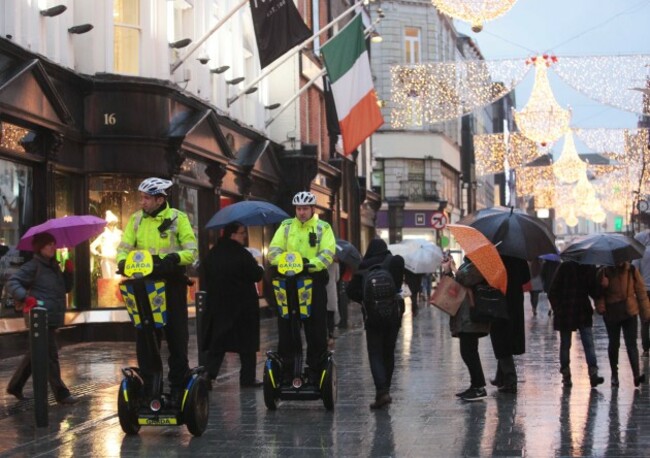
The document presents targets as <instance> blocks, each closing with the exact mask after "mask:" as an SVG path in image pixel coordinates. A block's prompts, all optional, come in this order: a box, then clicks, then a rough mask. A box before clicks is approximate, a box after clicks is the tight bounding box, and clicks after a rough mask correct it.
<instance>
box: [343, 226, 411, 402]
mask: <svg viewBox="0 0 650 458" xmlns="http://www.w3.org/2000/svg"><path fill="white" fill-rule="evenodd" d="M389 255H390V256H392V254H391V252H390V251H389V250H388V246H387V245H386V242H384V241H383V240H382V239H373V240H371V241H370V243H369V244H368V249H367V250H366V254H365V255H364V257H363V260H362V261H361V264H360V265H359V270H358V271H357V273H355V274H354V276H353V277H352V280H350V283H349V284H348V288H347V293H348V297H349V298H350V299H352V300H353V301H356V302H359V303H362V302H363V274H364V273H365V271H367V270H368V268H370V267H372V266H374V265H377V264H381V263H382V262H384V259H385V258H386V256H389ZM388 270H389V272H390V274H391V276H392V277H393V282H394V283H395V295H396V299H395V300H397V301H398V302H399V304H398V307H396V314H395V317H394V319H393V320H388V321H385V322H382V323H376V322H373V321H371V320H368V319H367V316H366V313H365V310H364V312H363V313H364V319H363V321H364V326H365V328H366V344H367V347H368V361H369V362H370V371H371V372H372V379H373V381H374V383H375V391H376V394H375V401H374V402H373V403H372V404H370V408H371V409H379V408H381V407H383V406H384V405H386V404H390V403H391V402H392V398H391V397H390V385H391V382H392V379H393V370H394V369H395V343H396V342H397V335H398V334H399V329H400V327H401V326H402V314H403V313H404V300H403V299H402V298H401V297H399V292H400V290H401V288H402V280H403V278H404V259H403V258H402V257H401V256H399V255H396V256H392V258H391V260H390V261H389V263H388Z"/></svg>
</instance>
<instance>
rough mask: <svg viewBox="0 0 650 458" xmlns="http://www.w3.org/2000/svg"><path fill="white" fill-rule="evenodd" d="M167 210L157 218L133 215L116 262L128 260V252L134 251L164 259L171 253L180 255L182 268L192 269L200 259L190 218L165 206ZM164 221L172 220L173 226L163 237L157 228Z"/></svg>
mask: <svg viewBox="0 0 650 458" xmlns="http://www.w3.org/2000/svg"><path fill="white" fill-rule="evenodd" d="M165 206H166V208H165V209H164V210H162V211H161V212H160V213H158V214H157V215H156V216H149V215H147V214H146V213H144V212H143V211H142V210H138V211H137V212H135V213H133V214H132V215H131V217H130V218H129V222H128V223H127V224H126V228H125V229H124V232H123V233H122V241H121V243H120V245H119V247H118V248H117V262H120V261H122V260H123V259H126V256H127V255H128V254H129V251H132V250H134V249H142V250H148V251H149V252H150V253H151V254H152V255H158V256H160V258H161V259H162V258H164V257H165V256H167V255H168V254H170V253H177V254H178V256H180V258H181V260H180V262H179V265H181V266H187V265H190V264H192V263H193V262H194V261H195V260H196V259H197V256H198V245H197V243H196V236H195V235H194V231H193V230H192V225H191V224H190V220H189V219H188V218H187V215H186V214H185V213H183V212H182V211H180V210H176V209H175V208H171V207H170V206H169V204H168V203H166V202H165ZM165 220H170V221H171V224H170V225H169V228H168V229H167V230H165V231H163V232H162V233H161V232H160V231H159V230H158V227H159V226H160V225H161V224H163V222H164V221H165Z"/></svg>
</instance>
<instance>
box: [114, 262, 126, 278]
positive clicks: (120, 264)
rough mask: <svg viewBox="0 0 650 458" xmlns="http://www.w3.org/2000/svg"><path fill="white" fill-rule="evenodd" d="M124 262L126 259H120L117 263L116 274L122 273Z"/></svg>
mask: <svg viewBox="0 0 650 458" xmlns="http://www.w3.org/2000/svg"><path fill="white" fill-rule="evenodd" d="M125 264H126V260H125V259H122V260H121V261H120V262H118V263H117V272H116V273H117V274H118V275H124V265H125Z"/></svg>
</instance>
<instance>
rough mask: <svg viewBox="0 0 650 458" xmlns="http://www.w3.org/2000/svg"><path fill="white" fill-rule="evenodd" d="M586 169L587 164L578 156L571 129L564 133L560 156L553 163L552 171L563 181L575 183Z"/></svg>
mask: <svg viewBox="0 0 650 458" xmlns="http://www.w3.org/2000/svg"><path fill="white" fill-rule="evenodd" d="M586 171H587V164H586V163H585V162H583V160H582V159H580V157H579V156H578V151H576V145H575V142H574V141H573V133H572V132H571V130H569V131H567V133H566V134H565V135H564V146H563V147H562V153H561V154H560V158H559V159H558V160H557V161H556V162H555V163H554V164H553V173H554V174H555V176H556V177H557V179H558V180H560V181H561V182H563V183H575V182H576V181H578V179H579V178H580V176H581V175H584V174H585V172H586Z"/></svg>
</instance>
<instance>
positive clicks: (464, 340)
mask: <svg viewBox="0 0 650 458" xmlns="http://www.w3.org/2000/svg"><path fill="white" fill-rule="evenodd" d="M458 339H459V341H460V356H461V358H463V362H464V363H465V365H466V366H467V370H468V371H469V378H470V383H471V384H472V387H474V388H482V387H484V386H485V375H484V374H483V366H482V365H481V357H480V356H479V354H478V339H479V335H478V334H472V333H465V332H463V333H460V334H458Z"/></svg>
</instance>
